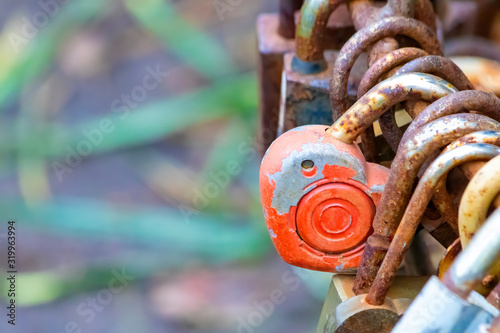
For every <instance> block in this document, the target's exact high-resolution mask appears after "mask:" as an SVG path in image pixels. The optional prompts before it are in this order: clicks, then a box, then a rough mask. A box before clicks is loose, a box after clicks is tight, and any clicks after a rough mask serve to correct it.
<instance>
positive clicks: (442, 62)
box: [394, 55, 474, 90]
mask: <svg viewBox="0 0 500 333" xmlns="http://www.w3.org/2000/svg"><path fill="white" fill-rule="evenodd" d="M415 72H418V73H427V74H433V75H436V76H439V77H440V78H442V79H444V80H446V81H448V82H449V83H451V84H452V85H453V86H454V87H455V88H457V89H458V90H474V86H473V85H472V83H471V82H470V81H469V79H468V78H467V76H465V74H464V72H462V70H461V69H460V67H458V66H457V65H456V64H455V63H454V62H453V61H452V60H450V59H449V58H445V57H442V56H434V55H427V56H423V57H420V58H418V59H414V60H412V61H410V62H408V63H407V64H405V65H404V66H403V67H401V68H400V69H399V70H398V71H397V72H396V74H394V75H402V74H407V73H415Z"/></svg>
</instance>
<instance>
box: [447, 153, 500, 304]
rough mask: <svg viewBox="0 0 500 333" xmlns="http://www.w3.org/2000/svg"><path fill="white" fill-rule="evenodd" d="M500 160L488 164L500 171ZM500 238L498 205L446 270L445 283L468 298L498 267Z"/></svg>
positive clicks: (458, 293)
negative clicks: (499, 164) (499, 165)
mask: <svg viewBox="0 0 500 333" xmlns="http://www.w3.org/2000/svg"><path fill="white" fill-rule="evenodd" d="M499 162H500V157H496V158H494V159H492V160H491V161H490V162H488V163H487V165H486V166H487V167H488V168H489V167H491V166H495V168H496V169H495V171H496V172H498V163H499ZM486 166H485V167H486ZM485 171H486V170H485ZM479 177H481V176H480V175H479ZM479 177H478V178H479ZM498 189H499V187H497V190H498ZM464 196H465V194H464ZM469 199H470V198H469V197H468V198H467V199H462V200H463V202H465V201H464V200H469ZM461 206H462V205H461ZM461 209H462V207H461ZM499 239H500V209H496V210H495V212H493V214H492V215H491V216H490V217H489V218H488V220H487V221H486V222H484V221H483V222H481V224H480V228H479V227H478V228H477V229H475V235H474V237H473V238H472V239H471V240H470V241H469V239H468V238H467V247H466V248H464V250H463V251H462V253H461V254H460V255H459V256H458V257H457V259H455V262H454V263H453V265H452V266H451V267H450V269H449V270H448V271H447V272H446V274H445V276H444V277H443V283H444V284H445V285H446V286H447V287H448V288H449V289H450V290H451V291H453V292H454V293H456V294H457V295H459V296H461V297H463V298H464V299H466V298H467V297H468V296H469V294H470V293H471V292H472V291H473V290H474V289H475V288H476V287H477V286H478V285H480V284H481V282H482V280H483V278H484V277H485V276H486V275H487V274H488V273H489V272H491V271H492V270H496V267H495V266H498V262H499V259H500V242H499V241H498V240H499ZM462 240H463V238H462Z"/></svg>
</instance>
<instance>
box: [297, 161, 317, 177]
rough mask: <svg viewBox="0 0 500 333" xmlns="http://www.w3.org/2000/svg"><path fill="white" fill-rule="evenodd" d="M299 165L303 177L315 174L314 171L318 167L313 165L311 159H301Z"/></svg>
mask: <svg viewBox="0 0 500 333" xmlns="http://www.w3.org/2000/svg"><path fill="white" fill-rule="evenodd" d="M301 167H302V174H303V175H304V176H305V177H308V178H311V177H314V176H316V171H317V170H318V168H317V167H316V166H315V165H314V162H313V161H311V160H305V161H302V164H301Z"/></svg>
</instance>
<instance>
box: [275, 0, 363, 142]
mask: <svg viewBox="0 0 500 333" xmlns="http://www.w3.org/2000/svg"><path fill="white" fill-rule="evenodd" d="M344 2H347V0H334V1H331V0H307V1H305V2H304V6H303V7H302V10H301V17H300V20H299V22H298V24H297V32H296V45H297V46H296V52H290V53H287V54H286V55H285V60H284V71H283V82H282V94H283V95H282V96H281V104H280V123H279V129H278V135H279V134H281V133H284V132H286V131H288V130H290V129H292V128H294V127H297V126H302V125H309V124H323V125H328V124H331V123H332V122H333V118H332V112H331V108H330V104H329V96H328V81H329V79H330V75H331V73H330V70H329V63H332V62H333V61H334V59H335V57H336V56H337V54H338V50H339V49H340V48H341V47H342V45H344V43H345V42H346V41H347V40H348V39H349V38H350V37H351V35H352V34H354V32H355V30H354V27H353V24H352V20H351V16H350V14H349V12H348V10H347V6H346V5H345V4H344ZM327 22H328V23H327ZM365 69H366V68H365V67H364V66H363V65H362V64H360V65H359V66H357V67H356V69H355V72H356V73H357V80H359V79H360V78H361V75H362V73H363V72H364V71H365ZM355 81H356V75H353V78H352V79H351V81H350V82H353V84H355V83H354V82H355Z"/></svg>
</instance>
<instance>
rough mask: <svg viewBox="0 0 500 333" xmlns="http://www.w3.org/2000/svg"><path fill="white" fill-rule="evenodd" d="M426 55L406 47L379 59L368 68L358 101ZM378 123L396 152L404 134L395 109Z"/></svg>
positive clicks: (362, 81) (360, 85) (360, 84)
mask: <svg viewBox="0 0 500 333" xmlns="http://www.w3.org/2000/svg"><path fill="white" fill-rule="evenodd" d="M426 55H429V53H427V52H425V51H424V50H422V49H419V48H415V47H405V48H401V49H397V50H394V51H392V52H390V53H388V54H386V55H385V56H383V57H382V58H380V59H378V60H377V61H376V62H374V63H373V64H372V65H371V66H370V67H369V68H368V70H367V71H366V73H365V75H364V76H363V78H362V79H361V81H360V83H359V87H358V99H360V98H361V97H363V95H364V94H366V93H367V92H368V91H369V90H370V89H371V88H373V86H375V85H376V84H377V83H378V82H379V80H383V79H386V78H388V77H391V76H393V74H394V72H395V71H396V70H397V69H398V66H400V65H402V64H405V63H407V62H409V61H411V60H413V59H416V58H419V57H423V56H426ZM378 122H379V125H380V129H381V130H382V134H383V135H384V138H385V139H386V141H387V143H388V144H389V146H390V147H391V148H392V150H393V151H394V152H396V151H397V149H398V145H399V142H400V140H401V136H402V135H403V133H402V130H401V129H400V128H399V126H398V124H397V122H396V118H395V110H394V107H392V108H391V110H389V111H388V112H385V113H384V114H382V115H381V116H380V118H379V120H378ZM369 130H370V129H368V131H369ZM364 136H365V135H363V134H362V135H361V139H362V140H363V142H364Z"/></svg>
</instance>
